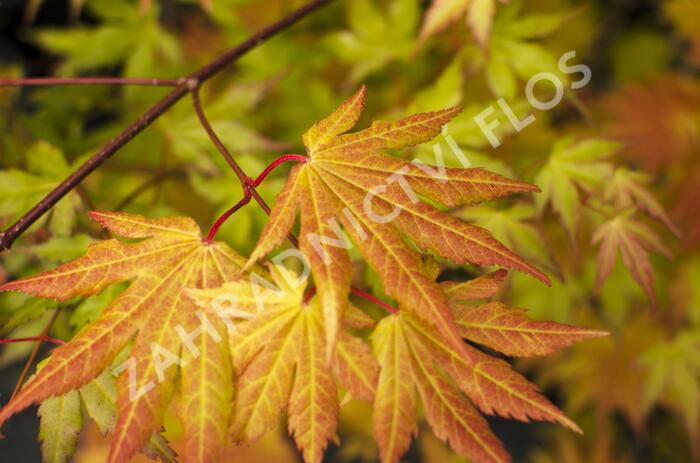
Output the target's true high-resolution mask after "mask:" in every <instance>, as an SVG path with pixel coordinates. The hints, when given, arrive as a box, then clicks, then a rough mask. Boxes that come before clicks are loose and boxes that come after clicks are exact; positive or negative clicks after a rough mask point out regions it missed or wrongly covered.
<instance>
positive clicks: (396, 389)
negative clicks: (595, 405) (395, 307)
mask: <svg viewBox="0 0 700 463" xmlns="http://www.w3.org/2000/svg"><path fill="white" fill-rule="evenodd" d="M509 337H510V336H509ZM564 339H565V338H564ZM371 341H372V346H373V349H374V352H375V355H376V357H377V359H378V360H379V364H380V367H381V371H380V374H379V384H378V386H377V394H376V397H375V402H374V434H375V438H376V440H377V442H378V443H379V448H380V452H381V456H382V461H387V462H389V461H390V462H395V461H398V460H399V458H400V457H401V455H402V454H403V453H404V452H405V451H406V450H407V449H408V446H409V444H410V442H411V438H412V436H413V435H415V434H416V433H417V427H416V406H417V398H416V390H417V391H418V395H419V396H420V398H421V401H422V403H423V408H424V410H425V416H426V419H427V421H428V424H429V425H430V427H431V428H432V430H433V432H434V433H435V435H436V436H437V437H438V438H440V439H441V440H443V441H445V442H447V443H449V445H450V446H451V447H452V448H453V449H454V450H455V451H456V452H457V453H459V454H461V455H464V456H466V457H468V458H470V459H472V460H473V461H475V462H502V461H509V457H508V454H507V452H506V451H505V450H504V449H503V447H502V445H501V443H500V442H499V440H498V439H497V438H496V437H495V436H494V435H493V433H492V432H491V430H490V429H489V426H488V424H487V422H486V420H485V419H484V418H483V417H482V416H481V415H480V414H479V413H478V412H477V411H476V409H474V407H473V406H472V403H473V404H474V405H475V406H476V407H477V408H478V409H480V410H481V411H482V412H484V413H487V414H498V415H501V416H505V417H512V418H515V419H518V420H522V421H529V420H530V419H538V420H546V421H555V422H558V423H560V424H562V425H564V426H566V427H569V428H571V429H573V430H575V431H579V429H578V427H577V426H576V424H574V423H573V422H572V421H571V420H569V419H568V418H566V417H565V416H564V415H563V414H562V413H561V412H560V411H559V410H558V409H557V408H556V407H555V406H554V405H553V404H551V403H550V402H549V401H548V400H547V399H546V398H545V397H544V396H542V395H541V394H540V393H539V391H538V390H537V387H536V386H535V385H533V384H531V383H529V382H528V381H527V380H526V379H525V378H524V377H522V376H520V375H519V374H518V373H516V372H515V371H514V370H512V369H511V367H510V365H509V364H508V363H506V362H505V361H503V360H499V359H496V358H492V357H489V356H488V355H486V354H484V353H482V352H481V351H479V350H477V349H475V348H473V347H470V346H466V351H467V355H461V354H460V353H458V352H456V351H455V350H454V348H453V347H452V346H451V345H449V344H448V343H446V342H445V341H444V339H443V338H442V337H441V336H440V335H439V334H438V333H437V332H436V331H435V330H434V329H433V328H431V327H430V326H428V325H426V324H425V323H424V322H422V321H421V320H420V319H418V318H416V317H414V316H412V315H411V314H410V313H407V312H406V311H403V310H402V311H401V312H400V314H399V315H391V316H388V317H386V318H384V319H382V320H381V321H380V322H379V324H378V326H377V328H376V329H375V331H374V333H373V334H372V336H371ZM498 344H499V345H500V346H503V343H498ZM564 344H566V341H564V342H563V343H562V345H564ZM552 347H553V348H554V346H552ZM406 375H410V378H411V379H410V380H409V379H407V378H406ZM463 394H465V395H466V396H467V397H469V399H471V401H469V400H467V399H466V397H465V396H464V395H463Z"/></svg>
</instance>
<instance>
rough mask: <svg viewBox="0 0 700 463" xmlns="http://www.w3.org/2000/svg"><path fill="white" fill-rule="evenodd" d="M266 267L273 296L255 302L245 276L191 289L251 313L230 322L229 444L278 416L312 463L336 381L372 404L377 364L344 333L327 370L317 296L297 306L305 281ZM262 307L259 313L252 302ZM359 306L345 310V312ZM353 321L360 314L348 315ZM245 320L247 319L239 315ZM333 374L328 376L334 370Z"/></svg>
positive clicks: (332, 422) (328, 427) (329, 432)
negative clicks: (233, 393)
mask: <svg viewBox="0 0 700 463" xmlns="http://www.w3.org/2000/svg"><path fill="white" fill-rule="evenodd" d="M289 273H290V272H289V271H287V270H286V269H283V268H282V267H271V269H270V275H271V280H272V281H271V283H272V284H273V285H274V286H273V287H274V288H276V291H273V292H272V293H269V294H267V295H266V296H265V297H264V300H263V298H262V296H261V295H260V294H261V290H262V285H261V284H260V283H256V282H255V281H254V280H253V279H252V278H251V279H241V280H238V281H234V282H229V283H226V284H225V285H224V286H222V287H220V288H215V289H210V290H191V291H190V293H191V294H192V296H193V297H194V298H195V300H196V301H197V303H198V304H199V305H200V306H201V307H204V308H207V307H211V303H212V301H214V300H217V299H219V298H225V297H227V296H230V295H233V297H235V309H236V311H237V312H236V313H238V314H244V315H245V314H250V315H254V314H257V315H255V316H254V317H253V318H252V319H250V320H248V321H243V322H241V323H239V324H237V325H236V331H235V334H233V335H232V336H231V338H230V345H231V356H232V359H233V365H234V371H235V376H236V387H235V389H236V401H235V406H234V410H233V416H232V418H231V434H232V436H233V438H234V440H236V441H245V442H250V441H255V440H257V439H259V438H260V437H261V436H262V435H263V434H264V433H265V432H266V431H267V430H269V429H271V428H274V427H275V425H276V424H277V423H278V420H279V417H280V415H281V413H282V412H283V411H285V410H286V411H287V413H288V421H289V432H290V434H291V435H293V437H294V440H295V441H296V443H297V446H298V447H299V448H300V449H301V450H302V452H303V455H304V460H305V461H306V462H319V461H321V458H322V457H323V452H324V450H325V448H326V446H327V443H328V441H329V440H330V439H331V438H332V437H333V435H334V434H335V428H336V425H337V414H338V409H339V400H338V393H337V386H336V378H337V382H338V383H339V384H341V385H342V386H343V387H345V388H346V389H347V390H348V391H350V393H351V394H352V395H353V396H355V397H357V398H362V399H366V400H372V399H373V397H374V392H375V385H376V382H377V369H378V367H377V366H376V360H375V359H374V357H373V356H372V353H371V351H370V349H369V346H367V344H365V343H364V341H362V340H361V339H360V338H357V337H354V336H351V335H350V334H348V333H347V332H345V331H342V332H341V333H340V336H339V338H338V342H337V348H336V350H335V353H334V358H333V364H334V366H335V368H332V367H331V365H329V364H328V363H327V362H326V357H325V355H326V347H325V340H326V337H325V336H324V334H323V322H322V312H321V307H320V303H319V301H318V298H317V297H314V298H312V299H311V300H310V301H309V302H308V303H306V302H304V292H305V289H306V280H303V281H299V280H298V279H297V277H296V276H294V277H293V278H292V279H291V280H293V281H295V282H296V283H295V284H290V280H288V279H286V278H285V275H288V274H289ZM260 303H263V304H264V308H263V309H260V306H259V304H260ZM357 310H358V309H351V310H348V311H347V312H348V313H350V314H352V312H354V311H357ZM351 316H352V318H353V319H354V320H358V319H362V318H363V317H362V316H361V315H357V314H354V315H351ZM243 318H249V317H243ZM334 370H335V373H334Z"/></svg>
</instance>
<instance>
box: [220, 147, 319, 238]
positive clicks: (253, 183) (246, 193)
mask: <svg viewBox="0 0 700 463" xmlns="http://www.w3.org/2000/svg"><path fill="white" fill-rule="evenodd" d="M308 160H309V158H307V157H306V156H302V155H300V154H285V155H283V156H280V157H279V158H277V159H275V160H274V161H272V163H270V165H269V166H267V167H265V169H263V171H262V172H261V173H260V175H258V176H257V177H256V178H255V180H253V179H251V178H246V179H245V180H244V181H243V198H241V200H240V201H238V202H237V203H236V204H234V205H233V207H232V208H231V209H229V210H227V211H226V212H224V213H223V214H222V215H221V217H219V218H218V219H216V222H214V225H212V226H211V228H210V229H209V233H207V238H206V242H207V243H211V242H212V241H214V237H215V236H216V234H217V233H218V231H219V229H220V228H221V226H222V225H223V224H224V223H225V222H226V221H227V220H228V219H229V217H231V216H232V215H233V214H234V213H236V211H238V209H240V208H241V207H243V206H245V205H246V204H248V203H249V202H250V200H251V198H252V193H253V191H252V190H253V188H255V187H258V186H260V184H261V183H262V182H263V180H265V178H266V177H267V176H268V175H270V172H272V171H273V170H275V169H276V168H277V167H278V166H279V165H280V164H283V163H285V162H288V161H296V162H302V163H304V162H307V161H308Z"/></svg>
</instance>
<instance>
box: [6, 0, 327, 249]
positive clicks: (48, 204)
mask: <svg viewBox="0 0 700 463" xmlns="http://www.w3.org/2000/svg"><path fill="white" fill-rule="evenodd" d="M332 1H333V0H312V1H310V2H309V3H307V4H306V5H304V6H302V7H301V8H299V9H297V10H295V11H293V12H292V13H290V14H288V15H287V16H285V17H284V18H282V19H280V20H279V21H277V22H275V23H273V24H272V25H270V26H268V27H266V28H265V29H263V30H261V31H259V32H258V33H256V34H254V35H253V36H251V37H250V38H248V39H247V40H245V41H244V42H242V43H241V44H239V45H238V46H237V47H235V48H232V49H231V50H229V51H228V52H226V53H224V54H223V55H221V56H219V57H218V58H216V59H215V60H214V61H212V62H211V63H209V64H208V65H206V66H204V67H203V68H201V69H199V70H198V71H196V72H194V73H193V74H191V75H190V76H188V77H187V78H186V79H182V80H181V81H180V82H181V83H179V84H178V85H177V86H176V87H175V88H173V90H172V91H171V92H170V93H168V94H167V95H166V96H165V97H164V98H163V99H161V100H160V101H159V102H158V103H156V104H155V105H153V106H152V107H151V108H150V109H148V111H146V112H145V113H144V114H143V115H142V116H141V117H139V118H138V119H137V120H135V121H134V122H133V123H132V124H131V125H129V126H128V127H127V128H126V129H124V131H122V132H121V133H120V134H119V135H117V136H116V137H115V138H113V139H112V140H110V141H109V142H108V143H107V144H105V145H104V146H103V147H102V148H101V149H100V150H99V151H98V152H97V153H96V154H95V155H94V156H92V157H91V158H90V159H88V160H87V161H86V162H85V163H84V164H83V165H82V166H80V167H79V168H78V170H76V171H75V172H73V174H71V175H70V176H69V177H68V178H67V179H65V180H64V181H63V182H61V183H60V184H59V185H58V186H57V187H56V188H55V189H54V190H53V191H51V192H50V193H49V194H47V195H46V196H45V197H44V198H43V199H42V200H41V201H39V203H37V204H36V205H35V206H34V207H33V208H32V209H31V210H30V211H29V212H27V213H26V214H25V215H23V216H22V217H21V218H20V219H19V220H17V222H15V223H14V224H12V225H11V226H10V227H9V228H8V229H7V230H5V231H4V232H3V233H0V251H4V250H7V249H10V247H11V246H12V243H13V242H14V241H15V240H16V239H17V237H18V236H20V235H21V234H22V233H24V232H25V231H26V230H27V229H28V228H29V227H30V226H31V225H32V224H33V223H34V222H36V221H37V220H39V218H40V217H42V216H43V215H44V214H45V213H46V212H47V211H48V210H49V209H51V208H52V207H53V206H54V205H55V204H56V203H57V202H58V201H59V200H60V199H61V198H63V197H64V196H65V195H66V194H68V192H70V191H71V190H73V188H75V187H76V186H77V185H79V184H80V183H81V182H82V181H83V180H84V179H85V178H86V177H87V176H88V175H90V174H91V173H92V172H93V171H94V170H95V169H97V168H98V167H99V166H100V165H102V163H104V162H105V161H106V160H107V159H109V158H110V157H111V156H112V155H113V154H114V153H116V152H117V151H118V150H119V149H120V148H122V147H123V146H124V145H125V144H127V143H128V142H129V141H131V140H132V139H133V138H134V137H135V136H136V135H138V134H139V133H141V132H142V131H143V130H144V129H145V128H146V127H148V126H149V125H151V124H152V123H153V122H154V121H155V120H156V119H158V118H159V117H160V116H161V115H162V114H163V113H165V112H166V111H167V110H168V109H170V108H171V107H172V106H173V105H174V104H175V103H177V102H178V101H179V100H180V99H181V98H182V97H184V96H185V95H186V94H187V93H188V92H189V91H190V90H191V88H193V86H195V87H198V86H200V85H201V84H202V83H203V82H205V81H206V80H208V79H210V78H211V77H212V76H214V75H215V74H217V73H218V72H220V71H221V70H223V69H224V68H226V67H227V66H228V65H230V64H231V63H233V62H235V61H237V60H238V59H240V58H241V57H242V56H243V55H245V54H246V53H248V52H249V51H251V50H252V49H254V48H256V47H257V46H259V45H260V44H262V43H263V42H265V41H266V40H267V39H269V38H270V37H273V36H275V35H277V34H279V33H280V32H282V31H284V30H286V29H287V28H289V27H290V26H292V25H294V24H295V23H297V22H298V21H300V20H301V19H303V18H305V17H306V16H308V15H309V14H311V13H313V12H315V11H317V10H319V9H320V8H322V7H324V6H326V5H327V4H329V3H331V2H332ZM252 194H253V197H254V198H256V200H258V198H259V195H258V194H257V192H252ZM259 199H260V200H262V198H259ZM261 206H262V204H261ZM263 208H264V209H266V210H267V211H268V212H269V207H263Z"/></svg>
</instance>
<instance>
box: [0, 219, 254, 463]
mask: <svg viewBox="0 0 700 463" xmlns="http://www.w3.org/2000/svg"><path fill="white" fill-rule="evenodd" d="M90 216H91V217H92V218H93V219H94V220H96V221H98V222H99V223H100V224H101V225H102V226H104V227H105V228H107V229H108V230H110V231H112V232H113V233H115V234H117V235H119V236H122V237H124V238H130V239H141V241H138V242H136V243H126V242H122V241H119V240H117V239H110V240H106V241H102V242H98V243H96V244H93V245H91V246H90V247H89V248H88V251H87V254H86V255H85V256H84V257H80V258H78V259H76V260H74V261H72V262H69V263H67V264H65V265H61V266H59V267H58V268H56V269H54V270H50V271H47V272H44V273H41V274H39V275H36V276H33V277H29V278H25V279H23V280H19V281H13V282H10V283H7V284H5V285H3V286H2V287H0V290H4V291H7V290H16V291H22V292H24V293H27V294H31V295H35V296H40V297H45V298H53V299H58V300H67V299H70V298H73V297H76V296H87V295H91V294H96V293H98V292H100V291H102V289H104V288H105V287H106V286H108V285H110V284H113V283H117V282H121V281H127V280H130V281H131V285H130V286H129V288H128V289H127V290H125V291H124V292H122V293H121V294H120V295H119V296H118V297H117V298H116V299H115V300H114V301H113V302H112V303H111V304H110V305H109V306H108V307H106V308H105V309H104V310H103V311H102V313H101V315H100V316H99V318H98V319H97V320H95V322H93V323H92V324H90V325H88V326H87V327H86V328H85V329H83V330H82V331H80V332H79V333H78V334H77V335H76V336H75V338H74V339H72V340H71V341H70V342H69V343H67V344H66V345H64V346H61V347H59V348H57V349H56V350H54V351H53V352H52V354H51V356H50V357H49V359H48V362H47V363H46V365H45V366H44V367H43V368H42V369H41V370H40V371H38V372H37V373H36V374H35V375H34V376H33V377H32V378H30V380H29V381H28V382H27V384H26V385H25V386H24V387H23V388H22V389H21V391H20V392H19V394H17V396H16V397H15V398H14V399H12V400H11V401H10V402H9V403H8V404H7V405H6V406H5V407H4V408H3V409H2V410H1V411H0V425H1V424H2V423H4V422H5V421H6V420H7V419H8V418H9V417H10V416H11V415H13V414H14V413H17V412H18V411H20V410H22V409H24V408H26V407H28V406H29V405H31V404H33V403H36V402H41V401H43V400H45V399H48V398H50V397H53V396H57V395H63V394H65V393H67V392H69V391H71V390H74V389H76V388H79V387H81V386H83V385H84V384H86V383H88V382H90V381H91V380H92V379H94V378H95V377H97V376H98V375H99V374H100V373H101V372H102V371H103V370H105V368H106V367H107V366H109V365H110V364H111V362H112V360H113V359H114V358H115V356H116V355H117V354H118V353H119V352H120V351H122V349H123V348H124V347H125V346H126V345H127V344H128V343H129V342H130V340H131V339H132V338H134V341H133V344H132V346H131V350H130V357H129V361H128V362H125V363H123V364H122V365H121V366H123V367H125V368H126V370H127V371H125V372H124V374H122V375H120V376H119V378H118V381H117V410H118V411H117V417H118V418H117V423H116V425H115V430H114V437H113V439H112V446H111V450H110V456H109V461H110V462H124V461H127V460H128V459H129V458H130V457H131V456H132V455H133V454H134V453H135V452H137V451H139V450H140V449H142V448H143V447H144V445H145V444H146V442H147V440H148V438H149V437H150V436H151V435H152V433H153V432H154V431H155V430H157V429H159V428H160V423H161V419H162V414H163V412H164V410H165V408H166V406H167V405H168V403H169V402H170V400H171V397H172V394H173V391H174V390H175V389H176V388H177V387H179V389H180V391H181V397H182V398H181V400H180V402H179V406H180V416H181V417H182V418H183V420H182V421H183V426H184V433H185V435H186V436H188V437H187V442H186V445H185V450H184V454H185V455H184V456H185V459H186V460H187V461H205V460H210V459H212V458H214V456H215V455H216V453H217V451H218V450H219V449H220V448H221V445H222V444H223V443H224V438H225V436H226V428H227V424H228V419H229V411H230V401H231V396H232V393H233V391H232V380H231V376H230V375H231V371H230V368H228V367H227V365H229V364H230V363H229V362H230V360H229V352H228V346H227V345H226V343H219V342H216V340H215V335H214V334H212V333H211V332H210V331H216V333H215V334H216V336H220V337H224V336H227V333H226V329H225V328H224V327H222V322H221V320H216V319H209V320H208V322H209V324H208V325H206V326H207V327H211V330H207V332H202V330H203V326H204V325H205V323H204V320H203V319H200V317H199V316H198V314H197V310H196V309H197V306H196V305H195V304H194V302H192V301H191V300H190V299H189V298H188V297H186V295H185V294H184V291H185V288H187V287H192V288H207V287H216V286H220V285H221V284H223V283H224V282H225V281H226V280H227V278H228V276H233V275H236V274H237V273H239V271H240V266H241V265H242V264H243V259H242V258H241V257H240V256H238V255H237V254H236V253H235V252H233V251H232V250H230V249H229V248H228V247H227V246H226V245H224V244H221V243H206V242H204V241H203V240H202V238H201V234H200V230H199V228H198V227H197V225H196V224H195V223H194V221H193V220H192V219H190V218H184V217H174V218H163V219H158V220H151V219H146V218H144V217H141V216H137V215H130V214H123V213H111V212H93V213H91V214H90ZM192 333H198V334H199V336H196V335H195V334H192ZM185 341H187V342H185ZM178 365H179V367H180V368H179V369H178V368H175V367H176V366H178Z"/></svg>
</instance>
